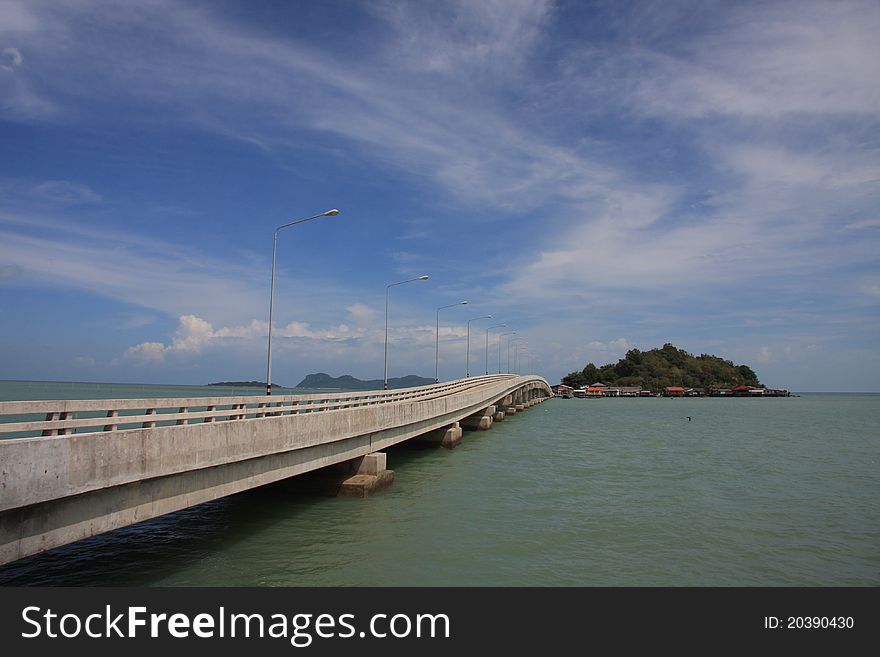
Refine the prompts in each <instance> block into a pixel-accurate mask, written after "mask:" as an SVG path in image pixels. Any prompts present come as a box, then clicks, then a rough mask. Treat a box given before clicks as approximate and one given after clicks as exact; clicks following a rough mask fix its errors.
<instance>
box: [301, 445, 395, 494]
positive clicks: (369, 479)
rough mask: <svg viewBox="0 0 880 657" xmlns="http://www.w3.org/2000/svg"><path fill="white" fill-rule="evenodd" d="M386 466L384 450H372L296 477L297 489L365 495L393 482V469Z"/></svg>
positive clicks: (320, 492)
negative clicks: (363, 454)
mask: <svg viewBox="0 0 880 657" xmlns="http://www.w3.org/2000/svg"><path fill="white" fill-rule="evenodd" d="M386 466H387V456H386V454H385V453H384V452H373V453H372V454H367V455H366V456H359V457H358V458H355V459H351V460H350V461H343V462H342V463H337V464H336V465H331V466H328V467H326V468H321V469H320V470H315V471H314V472H310V473H308V474H305V475H302V476H300V477H295V480H296V484H297V485H298V486H299V489H300V490H302V491H303V492H306V493H315V494H318V495H329V496H331V497H337V496H338V497H367V496H369V495H372V494H373V493H375V492H377V491H379V490H381V489H383V488H387V487H388V486H390V485H391V484H392V483H393V482H394V471H393V470H389V469H388V468H387V467H386Z"/></svg>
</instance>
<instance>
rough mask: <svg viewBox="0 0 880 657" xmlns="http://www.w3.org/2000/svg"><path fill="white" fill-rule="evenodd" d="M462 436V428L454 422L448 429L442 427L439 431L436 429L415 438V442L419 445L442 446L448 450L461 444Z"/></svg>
mask: <svg viewBox="0 0 880 657" xmlns="http://www.w3.org/2000/svg"><path fill="white" fill-rule="evenodd" d="M461 434H462V430H461V426H460V425H459V423H458V422H453V423H452V424H450V425H449V426H447V427H440V428H439V429H434V430H433V431H429V432H428V433H423V434H422V435H421V436H416V437H415V438H413V441H414V442H419V443H431V444H433V445H440V446H441V447H445V448H446V449H452V448H453V447H455V446H456V445H458V443H460V442H461Z"/></svg>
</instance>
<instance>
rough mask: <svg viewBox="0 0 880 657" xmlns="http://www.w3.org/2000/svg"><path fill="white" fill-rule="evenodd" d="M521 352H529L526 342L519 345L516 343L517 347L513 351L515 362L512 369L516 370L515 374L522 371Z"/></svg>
mask: <svg viewBox="0 0 880 657" xmlns="http://www.w3.org/2000/svg"><path fill="white" fill-rule="evenodd" d="M523 352H525V353H528V352H529V345H528V343H527V342H526V343H523V344H521V345H518V346H517V348H516V349H515V350H514V352H513V356H514V363H515V365H514V369H515V370H516V373H517V374H522V372H521V371H520V370H521V368H522V359H521V358H520V354H521V353H523Z"/></svg>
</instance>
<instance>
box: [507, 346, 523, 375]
mask: <svg viewBox="0 0 880 657" xmlns="http://www.w3.org/2000/svg"><path fill="white" fill-rule="evenodd" d="M520 340H525V337H519V338H512V339H509V340H508V341H507V373H508V374H510V343H511V342H519V341H520Z"/></svg>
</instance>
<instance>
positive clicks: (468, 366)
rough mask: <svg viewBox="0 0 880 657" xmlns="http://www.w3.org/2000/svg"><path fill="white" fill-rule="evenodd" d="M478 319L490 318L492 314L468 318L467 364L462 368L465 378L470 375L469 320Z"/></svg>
mask: <svg viewBox="0 0 880 657" xmlns="http://www.w3.org/2000/svg"><path fill="white" fill-rule="evenodd" d="M478 319H492V315H483V316H482V317H474V318H473V319H469V320H468V322H467V365H466V366H465V370H464V376H465V378H466V379H467V378H470V376H471V322H475V321H477V320H478Z"/></svg>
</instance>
